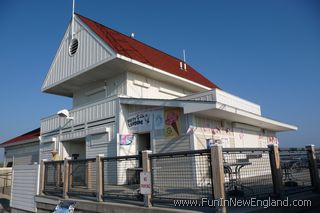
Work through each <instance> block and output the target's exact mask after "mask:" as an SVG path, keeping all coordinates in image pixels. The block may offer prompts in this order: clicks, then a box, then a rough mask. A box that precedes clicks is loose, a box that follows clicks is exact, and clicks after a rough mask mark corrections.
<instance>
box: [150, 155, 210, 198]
mask: <svg viewBox="0 0 320 213" xmlns="http://www.w3.org/2000/svg"><path fill="white" fill-rule="evenodd" d="M150 163H151V179H152V199H153V200H152V201H153V202H156V201H169V202H172V200H173V199H197V200H201V198H204V197H205V198H208V199H212V198H213V185H212V168H211V155H210V150H197V151H187V152H175V153H164V154H151V155H150Z"/></svg>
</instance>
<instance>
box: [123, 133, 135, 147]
mask: <svg viewBox="0 0 320 213" xmlns="http://www.w3.org/2000/svg"><path fill="white" fill-rule="evenodd" d="M133 139H134V135H132V134H127V135H125V134H123V135H120V145H130V144H131V143H132V142H133Z"/></svg>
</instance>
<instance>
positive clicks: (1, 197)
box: [0, 194, 10, 212]
mask: <svg viewBox="0 0 320 213" xmlns="http://www.w3.org/2000/svg"><path fill="white" fill-rule="evenodd" d="M0 204H1V206H0V212H1V211H2V210H4V211H3V212H10V206H9V205H10V196H8V195H5V194H0Z"/></svg>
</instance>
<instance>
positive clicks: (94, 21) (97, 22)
mask: <svg viewBox="0 0 320 213" xmlns="http://www.w3.org/2000/svg"><path fill="white" fill-rule="evenodd" d="M75 14H76V15H77V16H81V17H84V18H86V19H89V20H90V21H92V22H94V23H96V24H99V25H101V26H103V27H105V28H108V29H109V30H112V31H115V32H117V33H119V34H121V35H123V36H126V37H127V38H129V39H132V40H134V41H137V42H139V43H141V44H143V45H146V46H148V47H150V48H152V49H154V50H157V51H159V52H162V53H164V54H166V55H168V56H170V57H173V58H175V59H176V60H177V61H181V62H183V60H182V59H179V58H178V57H177V56H174V55H170V54H169V53H166V52H164V51H163V50H160V49H158V48H156V47H153V46H151V45H149V44H147V43H144V42H143V41H140V40H138V39H134V38H132V37H130V36H128V35H126V34H124V33H122V32H120V31H118V30H115V29H113V28H111V27H107V26H105V25H104V24H101V23H99V22H97V21H95V20H93V19H90V18H88V17H86V16H83V15H81V14H79V13H75ZM184 63H186V64H187V65H188V66H189V67H191V66H190V65H189V64H188V63H187V62H184Z"/></svg>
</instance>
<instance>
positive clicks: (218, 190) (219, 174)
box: [211, 144, 227, 213]
mask: <svg viewBox="0 0 320 213" xmlns="http://www.w3.org/2000/svg"><path fill="white" fill-rule="evenodd" d="M211 166H212V184H213V189H214V190H213V197H214V199H215V200H218V199H220V201H222V203H221V205H220V206H218V207H215V211H216V212H223V213H225V212H226V211H227V210H226V206H224V200H225V188H224V168H223V153H222V146H221V145H220V144H214V145H213V146H212V147H211Z"/></svg>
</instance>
